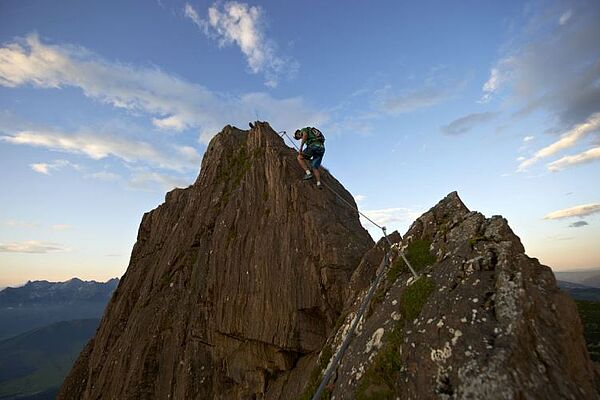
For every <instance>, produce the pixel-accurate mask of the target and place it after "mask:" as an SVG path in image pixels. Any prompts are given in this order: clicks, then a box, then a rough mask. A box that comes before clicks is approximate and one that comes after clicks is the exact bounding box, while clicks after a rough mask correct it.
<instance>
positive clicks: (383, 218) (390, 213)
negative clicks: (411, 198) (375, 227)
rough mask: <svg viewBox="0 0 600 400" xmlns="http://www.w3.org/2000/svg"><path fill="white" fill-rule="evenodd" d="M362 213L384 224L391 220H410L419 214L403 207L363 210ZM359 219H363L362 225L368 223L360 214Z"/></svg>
mask: <svg viewBox="0 0 600 400" xmlns="http://www.w3.org/2000/svg"><path fill="white" fill-rule="evenodd" d="M363 213H364V214H365V215H366V216H367V217H369V218H371V219H372V220H373V221H375V222H376V223H377V224H379V225H385V224H389V223H391V222H400V221H405V222H406V221H412V220H414V219H416V218H417V217H419V215H420V213H419V212H417V211H415V210H411V209H409V208H404V207H396V208H382V209H379V210H365V211H363ZM361 219H362V220H363V225H364V224H368V223H369V222H368V221H367V220H365V219H364V217H362V216H361Z"/></svg>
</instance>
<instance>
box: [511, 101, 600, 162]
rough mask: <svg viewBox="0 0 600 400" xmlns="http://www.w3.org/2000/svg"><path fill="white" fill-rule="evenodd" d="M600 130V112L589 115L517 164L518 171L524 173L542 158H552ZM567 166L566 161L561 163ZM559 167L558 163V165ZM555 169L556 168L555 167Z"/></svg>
mask: <svg viewBox="0 0 600 400" xmlns="http://www.w3.org/2000/svg"><path fill="white" fill-rule="evenodd" d="M598 130H600V112H599V113H595V114H593V115H591V116H590V117H589V118H588V119H587V121H585V122H583V123H581V124H578V125H576V126H575V127H574V128H572V129H570V130H568V131H567V132H565V133H563V134H562V135H561V137H560V139H558V140H557V141H555V142H554V143H552V144H550V145H549V146H546V147H544V148H542V149H541V150H538V151H537V152H536V153H535V154H534V155H533V156H532V157H530V158H528V159H526V160H524V161H522V162H521V163H520V164H519V167H518V171H521V172H522V171H525V170H527V168H528V167H530V166H531V165H533V164H535V163H536V162H537V161H539V160H541V159H542V158H546V157H550V156H553V155H554V154H556V153H558V152H559V151H561V150H564V149H568V148H570V147H573V146H575V145H576V144H577V142H578V141H579V140H581V139H583V138H584V137H586V136H588V135H589V134H591V133H594V132H597V131H598ZM562 163H563V164H567V163H568V162H567V161H564V162H562ZM559 166H560V163H559ZM555 168H557V167H556V166H555Z"/></svg>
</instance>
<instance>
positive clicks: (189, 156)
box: [0, 131, 200, 174]
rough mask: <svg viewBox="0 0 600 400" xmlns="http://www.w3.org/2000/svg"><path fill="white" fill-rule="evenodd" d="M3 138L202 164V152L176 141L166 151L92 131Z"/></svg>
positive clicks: (40, 168)
mask: <svg viewBox="0 0 600 400" xmlns="http://www.w3.org/2000/svg"><path fill="white" fill-rule="evenodd" d="M0 141H4V142H7V143H12V144H19V145H29V146H34V147H43V148H47V149H50V150H57V151H63V152H67V153H72V154H80V155H85V156H87V157H89V158H91V159H94V160H100V159H103V158H106V157H108V156H113V157H116V158H119V159H121V160H123V161H125V162H128V163H135V162H145V163H148V164H151V165H153V166H155V167H160V168H165V169H171V170H176V171H183V170H190V169H197V168H198V166H199V165H200V155H199V154H198V153H197V152H196V150H195V149H193V148H191V147H188V146H176V145H174V146H170V147H167V149H168V151H166V150H164V149H161V150H159V149H157V148H156V147H155V146H153V145H151V144H150V143H147V142H143V141H134V140H130V139H127V138H123V137H116V136H106V135H98V134H92V133H78V134H68V133H64V132H55V131H20V132H16V133H14V134H12V135H5V136H0ZM67 164H70V163H69V162H68V161H64V160H62V162H61V163H58V164H53V165H50V164H34V165H36V167H35V169H34V170H36V171H37V172H41V173H46V174H48V173H49V169H50V168H59V167H60V166H64V165H67ZM32 168H33V166H32Z"/></svg>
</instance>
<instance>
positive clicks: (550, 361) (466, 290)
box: [321, 193, 600, 399]
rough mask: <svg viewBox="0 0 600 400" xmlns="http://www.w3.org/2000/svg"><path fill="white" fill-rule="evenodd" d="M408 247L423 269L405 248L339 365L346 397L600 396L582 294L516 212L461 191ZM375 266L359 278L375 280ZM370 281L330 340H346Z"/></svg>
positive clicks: (339, 388)
mask: <svg viewBox="0 0 600 400" xmlns="http://www.w3.org/2000/svg"><path fill="white" fill-rule="evenodd" d="M380 245H381V244H380ZM400 246H403V247H404V249H405V251H406V254H407V255H408V257H409V259H412V260H413V264H415V266H416V267H417V268H419V269H420V270H421V274H422V276H421V278H419V279H418V280H414V279H413V278H412V277H411V275H410V273H409V272H408V269H407V268H406V266H404V264H403V263H402V262H401V261H400V259H399V257H398V256H397V255H396V256H395V257H394V259H393V260H392V267H391V269H390V270H389V272H388V275H387V279H386V281H385V282H384V284H383V285H382V287H381V288H380V290H379V292H378V293H377V294H376V296H375V299H374V302H373V303H372V304H371V309H370V311H369V313H367V315H368V316H367V318H366V319H365V320H363V322H362V323H361V324H359V328H358V334H357V336H356V337H355V339H354V341H353V342H352V345H351V347H350V349H349V351H348V353H347V355H346V357H345V359H344V361H343V363H342V365H341V366H340V367H339V368H338V369H337V374H336V380H335V385H334V386H333V390H332V392H333V393H332V394H333V395H335V398H336V399H355V398H360V399H369V398H377V399H394V398H397V397H400V398H403V399H598V398H600V396H599V394H598V390H599V388H600V381H599V379H598V376H597V375H595V371H594V365H593V364H592V363H591V362H590V359H589V356H588V353H587V350H586V348H585V342H584V339H583V335H582V326H581V323H580V320H579V317H578V314H577V310H576V307H575V304H574V302H573V301H572V300H571V299H570V298H569V297H568V296H567V295H566V294H564V293H563V292H561V291H559V290H558V288H557V286H556V281H555V279H554V276H553V274H552V271H551V270H550V268H548V267H546V266H543V265H540V263H539V262H538V260H537V259H533V258H529V257H527V256H526V255H525V253H524V248H523V246H522V244H521V242H520V240H519V238H518V237H517V236H516V235H515V234H514V233H513V232H512V230H511V229H510V227H509V226H508V224H507V221H506V220H505V219H503V218H502V217H499V216H494V217H492V218H488V219H486V218H485V217H484V216H483V215H482V214H480V213H477V212H469V210H468V209H467V208H466V207H465V205H464V204H463V203H462V201H461V200H460V199H459V197H458V195H457V194H456V193H451V194H450V195H448V196H447V197H446V198H445V199H443V200H442V201H441V202H440V203H438V204H437V205H436V206H435V207H433V208H432V209H431V210H429V211H428V212H427V213H425V214H423V215H422V216H421V217H420V218H419V219H417V220H416V221H415V222H414V223H413V225H412V226H411V228H410V229H409V231H408V232H407V234H406V235H405V240H404V243H403V244H398V247H400ZM373 251H377V247H375V248H374V249H373V250H371V252H373ZM379 254H380V255H381V256H383V254H384V253H383V251H382V250H379ZM363 263H364V261H363ZM363 263H361V267H359V268H358V269H357V270H356V272H355V274H354V276H353V277H352V282H353V283H357V282H370V280H371V279H370V278H369V279H364V278H362V277H361V276H360V275H369V274H370V275H371V276H372V275H373V271H372V269H371V270H370V269H365V268H362V265H363ZM367 285H368V283H367ZM367 285H363V290H362V294H361V295H360V296H359V297H358V299H356V301H354V299H351V300H350V302H349V304H348V305H347V307H346V310H345V314H347V317H346V319H345V323H344V324H342V326H341V328H340V329H339V330H337V331H336V332H334V333H333V334H332V335H331V337H330V339H329V340H328V343H327V345H326V346H325V347H326V348H328V347H333V349H334V350H335V349H336V348H337V347H338V346H339V345H340V343H341V341H342V338H343V336H344V332H345V330H346V329H347V327H348V326H349V324H350V322H351V321H352V319H353V318H355V313H356V310H357V308H358V305H359V302H360V300H362V296H364V294H365V292H366V289H367V287H366V286H367ZM356 286H357V287H358V288H360V285H356ZM326 353H327V354H331V350H327V352H326ZM321 357H322V356H321ZM321 364H325V362H323V360H321Z"/></svg>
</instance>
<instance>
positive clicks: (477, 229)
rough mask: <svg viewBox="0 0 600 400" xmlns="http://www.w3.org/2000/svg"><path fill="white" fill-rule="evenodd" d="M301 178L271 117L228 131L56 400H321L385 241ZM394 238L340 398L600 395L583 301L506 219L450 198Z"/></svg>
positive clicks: (178, 193)
mask: <svg viewBox="0 0 600 400" xmlns="http://www.w3.org/2000/svg"><path fill="white" fill-rule="evenodd" d="M301 175H302V171H301V170H300V168H299V166H298V165H297V163H296V160H295V152H294V151H293V150H291V149H290V148H288V147H287V146H285V144H284V143H283V141H282V139H281V138H280V137H279V136H278V135H277V134H276V133H275V132H274V131H273V130H272V129H271V128H270V127H269V126H268V124H266V123H258V124H256V125H255V126H254V127H253V128H252V129H251V130H250V131H242V130H239V129H236V128H233V127H230V126H228V127H226V128H225V129H224V130H223V131H222V132H221V133H220V134H218V135H217V136H216V137H215V138H214V139H213V141H212V142H211V143H210V145H209V147H208V149H207V151H206V155H205V157H204V160H203V162H202V167H201V171H200V176H199V177H198V179H197V181H196V182H195V183H194V185H192V186H191V187H189V188H187V189H177V190H174V191H172V192H170V193H168V194H167V196H166V199H165V203H164V204H162V205H161V206H159V207H158V208H157V209H155V210H153V211H152V212H150V213H147V214H146V215H144V217H143V220H142V223H141V226H140V229H139V233H138V240H137V243H136V244H135V246H134V249H133V252H132V256H131V261H130V265H129V267H128V269H127V273H126V274H125V276H124V277H123V279H122V280H121V282H120V284H119V287H118V289H117V291H116V292H115V294H114V296H113V298H112V300H111V302H110V304H109V306H108V309H107V311H106V313H105V315H104V318H103V320H102V323H101V326H100V328H99V330H98V332H97V334H96V336H95V338H94V339H93V340H92V341H91V342H90V343H89V344H88V345H87V347H86V348H85V350H84V351H83V352H82V354H81V355H80V357H79V359H78V360H77V362H76V364H75V366H74V367H73V370H72V371H71V373H70V375H69V377H68V378H67V380H66V381H65V383H64V385H63V387H62V388H61V392H60V395H59V398H60V399H270V400H284V399H309V398H310V397H311V395H312V394H313V393H314V391H315V389H316V388H317V386H318V384H319V381H320V378H321V377H322V374H323V372H324V371H325V369H326V367H327V366H328V364H329V363H330V362H331V360H332V358H333V355H334V354H335V353H336V351H337V349H338V348H339V346H340V344H341V342H342V340H343V339H344V337H345V335H346V334H347V332H348V328H349V327H350V325H351V324H352V322H353V321H354V320H355V319H356V318H357V310H358V308H359V305H360V303H361V301H362V300H363V298H364V296H365V295H366V293H367V291H368V290H369V287H370V286H371V284H372V282H373V281H374V280H375V274H376V270H377V268H378V266H379V265H380V262H381V259H382V257H384V255H385V254H386V253H387V251H388V248H387V242H386V241H384V240H381V241H380V242H379V243H378V244H376V245H374V243H373V242H372V240H371V238H370V237H369V235H368V234H367V233H366V231H365V230H364V229H363V228H362V227H361V226H360V224H359V220H358V215H357V213H356V211H355V210H353V209H352V208H351V207H348V206H347V204H346V203H345V202H344V201H343V200H341V199H340V198H338V197H337V196H336V195H335V194H334V193H333V192H332V191H330V190H328V189H327V190H325V189H324V190H318V189H317V188H316V187H315V186H314V183H311V182H303V181H300V180H299V178H300V176H301ZM323 175H324V177H323V181H324V182H325V183H326V184H327V186H329V187H331V188H333V189H334V191H335V192H337V193H339V194H340V196H342V198H343V199H344V200H345V201H346V202H349V203H350V204H352V205H353V204H354V201H353V199H352V196H351V195H350V194H349V193H348V192H347V191H345V189H344V188H343V187H342V186H341V185H340V184H339V183H338V182H337V181H336V180H335V179H334V178H333V177H332V176H331V175H330V174H329V173H328V172H326V171H325V172H324V174H323ZM390 240H391V241H392V242H393V243H394V246H393V251H392V256H391V259H390V260H389V263H390V266H389V267H388V269H387V270H386V275H385V278H384V280H383V281H382V283H381V285H380V287H379V288H377V290H376V292H375V295H374V297H373V299H372V301H371V303H370V306H369V308H368V310H367V312H366V314H365V316H364V318H363V319H362V320H361V322H360V323H359V325H358V330H357V333H356V336H355V337H354V339H353V341H352V342H351V345H350V347H349V349H348V352H347V354H346V356H345V357H344V359H343V360H342V362H341V363H340V365H338V367H337V368H336V370H335V374H334V376H333V379H332V381H331V382H330V384H329V386H328V389H327V396H326V397H327V398H331V399H333V398H335V399H336V400H340V399H358V400H363V399H396V398H402V399H598V398H600V396H599V388H600V380H599V378H598V375H597V372H596V371H595V367H594V365H593V364H592V362H591V361H590V359H589V356H588V353H587V350H586V347H585V343H584V340H583V335H582V327H581V323H580V321H579V317H578V315H577V310H576V308H575V304H574V303H573V301H572V300H571V299H570V298H569V297H568V296H567V295H565V294H564V293H562V292H561V291H560V290H559V289H558V288H557V286H556V281H555V279H554V276H553V274H552V272H551V270H550V269H549V268H548V267H545V266H543V265H540V263H539V262H538V261H537V260H536V259H533V258H530V257H528V256H527V255H526V254H525V250H524V248H523V246H522V244H521V242H520V240H519V238H518V237H517V236H516V235H515V234H514V233H513V232H512V230H511V229H510V227H509V226H508V223H507V221H506V220H505V219H503V218H502V217H499V216H494V217H492V218H485V217H484V216H483V215H482V214H480V213H477V212H471V211H469V210H468V209H467V207H466V206H465V205H464V204H463V203H462V201H461V200H460V198H459V197H458V195H457V194H456V193H451V194H449V195H448V196H447V197H446V198H444V199H443V200H442V201H440V202H439V203H438V204H437V205H436V206H435V207H433V208H432V209H431V210H429V211H428V212H426V213H425V214H423V215H422V216H421V217H420V218H418V219H417V220H416V221H415V222H414V223H413V224H412V226H411V227H410V229H409V231H408V232H407V233H406V235H405V236H404V239H403V240H401V237H400V235H399V234H398V233H397V232H395V233H393V234H392V235H390ZM400 251H403V252H404V253H405V255H406V257H407V258H408V259H409V260H410V262H411V264H412V265H413V267H415V268H416V269H417V270H418V271H419V278H417V279H415V278H414V277H412V275H411V274H410V273H409V271H408V268H407V266H406V265H404V262H403V261H402V258H401V257H400Z"/></svg>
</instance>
